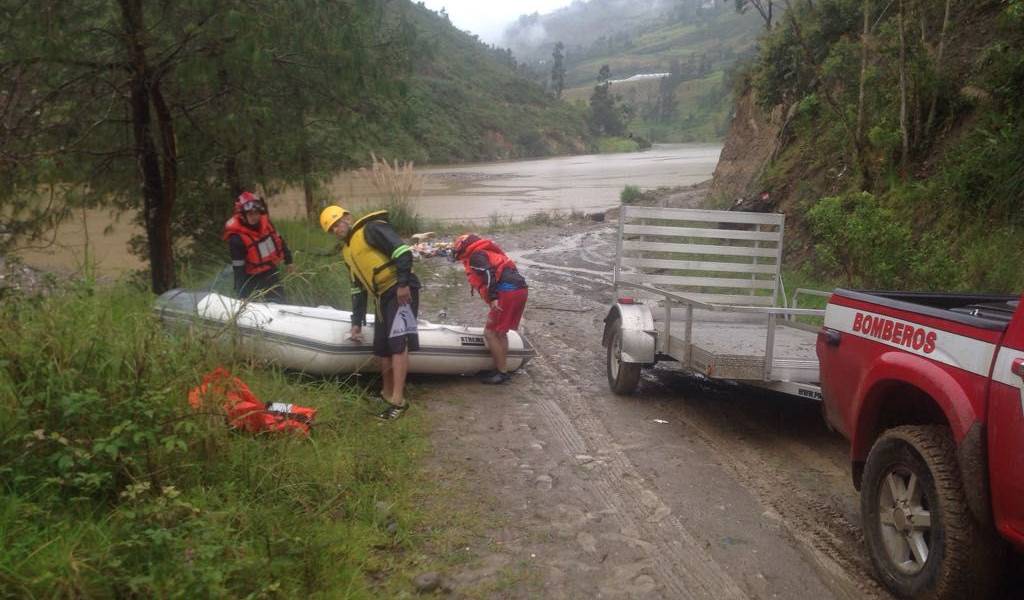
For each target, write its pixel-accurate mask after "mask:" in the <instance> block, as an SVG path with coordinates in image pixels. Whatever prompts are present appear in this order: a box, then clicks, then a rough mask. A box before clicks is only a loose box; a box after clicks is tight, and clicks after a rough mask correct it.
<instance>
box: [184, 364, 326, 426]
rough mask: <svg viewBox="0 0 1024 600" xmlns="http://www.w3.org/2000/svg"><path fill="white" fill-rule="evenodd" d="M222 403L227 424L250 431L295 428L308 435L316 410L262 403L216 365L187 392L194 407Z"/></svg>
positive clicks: (195, 408)
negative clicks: (200, 381)
mask: <svg viewBox="0 0 1024 600" xmlns="http://www.w3.org/2000/svg"><path fill="white" fill-rule="evenodd" d="M215 402H221V406H222V408H223V410H224V413H225V416H226V417H227V421H228V425H229V426H230V427H232V428H234V429H241V430H242V431H247V432H249V433H263V432H271V431H294V432H297V433H300V434H302V435H308V434H309V428H310V426H311V425H312V424H313V419H314V418H315V417H316V409H315V408H308V407H305V406H298V405H296V404H282V403H279V402H273V403H271V402H262V401H260V400H259V398H257V397H256V395H255V394H253V393H252V391H251V390H250V389H249V386H247V385H246V384H245V382H244V381H242V380H241V379H239V378H237V377H235V376H234V375H232V374H231V373H230V372H229V371H228V370H227V369H225V368H224V367H217V368H216V369H214V370H213V371H210V372H209V373H207V374H206V375H205V376H203V381H202V383H200V384H199V385H198V386H196V387H194V388H192V389H191V390H190V391H189V393H188V403H189V404H190V405H191V406H192V408H193V409H194V410H197V411H198V410H202V409H203V408H208V407H209V406H210V405H211V404H212V403H215Z"/></svg>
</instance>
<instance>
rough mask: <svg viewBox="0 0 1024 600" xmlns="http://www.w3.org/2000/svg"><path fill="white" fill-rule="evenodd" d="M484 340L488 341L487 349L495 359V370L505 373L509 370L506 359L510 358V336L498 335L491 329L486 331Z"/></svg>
mask: <svg viewBox="0 0 1024 600" xmlns="http://www.w3.org/2000/svg"><path fill="white" fill-rule="evenodd" d="M484 339H486V340H487V349H488V350H490V352H491V358H493V359H494V368H495V369H497V370H498V371H500V372H502V373H504V372H506V371H507V370H508V365H507V364H506V357H507V356H508V335H507V334H504V333H498V332H497V331H492V330H490V329H484Z"/></svg>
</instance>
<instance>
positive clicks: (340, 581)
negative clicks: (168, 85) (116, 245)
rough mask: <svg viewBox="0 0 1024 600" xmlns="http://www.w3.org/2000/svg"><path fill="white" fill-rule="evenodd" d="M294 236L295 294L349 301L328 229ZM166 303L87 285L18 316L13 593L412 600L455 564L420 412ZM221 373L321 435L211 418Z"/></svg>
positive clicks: (7, 443) (11, 402)
mask: <svg viewBox="0 0 1024 600" xmlns="http://www.w3.org/2000/svg"><path fill="white" fill-rule="evenodd" d="M282 228H283V229H284V230H285V232H286V235H287V236H289V240H290V243H291V244H292V245H293V249H296V250H299V252H298V253H297V256H296V264H297V267H299V269H298V271H299V273H301V275H296V276H294V278H292V279H289V280H288V291H289V293H290V294H292V295H293V296H302V297H303V298H309V299H311V300H314V301H316V300H319V299H327V300H330V299H332V298H337V297H340V298H343V299H344V300H345V301H346V302H347V298H348V294H347V293H345V292H344V288H345V286H346V285H347V284H345V283H344V281H345V278H344V273H343V271H340V257H339V256H338V255H337V254H334V253H332V252H330V250H331V246H332V244H333V242H332V240H331V239H330V238H329V236H326V235H323V234H322V233H321V232H318V231H317V230H315V229H313V228H311V227H307V226H306V225H304V224H282ZM307 230H308V231H307ZM307 233H308V235H307ZM321 236H322V237H321ZM316 252H323V253H324V255H320V254H317V253H316ZM335 263H337V264H338V269H339V270H333V269H334V267H333V266H332V265H334V264H335ZM214 270H216V269H215V268H211V269H208V270H207V273H208V272H212V271H214ZM202 275H203V273H200V272H199V270H197V274H196V277H200V276H202ZM318 282H326V283H318ZM151 302H152V296H151V295H150V294H148V293H146V292H142V291H139V290H138V289H136V288H134V287H132V286H131V285H129V284H117V285H113V286H108V287H97V286H95V285H92V284H89V283H82V284H74V285H72V286H71V287H69V288H67V289H63V290H60V291H58V292H56V293H54V294H53V295H51V296H50V297H48V298H45V299H38V298H17V297H15V298H10V297H8V298H5V300H4V302H3V303H2V305H0V335H2V336H3V339H5V340H6V342H5V344H4V345H3V347H2V348H0V410H2V411H3V413H4V415H5V417H4V419H3V421H2V425H0V597H115V596H137V597H187V598H194V597H225V596H227V597H269V596H278V597H297V596H316V597H332V598H334V597H339V598H363V597H394V596H396V595H399V594H403V593H409V592H410V591H411V579H412V577H414V576H415V575H416V574H417V573H419V572H422V571H423V570H429V569H431V568H436V567H437V565H438V564H441V565H443V564H447V563H449V562H450V561H452V560H455V557H453V556H452V555H451V554H450V553H447V552H446V551H445V550H444V549H445V547H444V546H443V545H442V546H441V550H442V551H440V552H435V553H433V554H431V555H429V556H428V555H424V554H423V553H422V551H421V550H422V549H423V548H424V547H427V546H431V545H437V544H439V543H440V542H438V540H442V541H443V539H444V536H445V535H447V534H448V533H447V532H446V531H444V530H438V529H435V528H434V527H433V526H432V525H431V524H430V523H431V521H432V520H433V519H435V518H436V517H437V512H438V511H439V510H440V509H439V507H436V506H431V505H430V503H429V502H425V501H424V496H429V495H430V494H432V493H434V492H436V491H437V490H436V486H438V485H439V483H438V482H436V481H429V480H425V479H424V477H423V475H422V473H421V463H422V458H423V456H424V453H425V452H426V450H427V443H426V431H427V425H426V424H425V423H424V421H423V416H422V413H420V412H419V411H417V410H413V411H411V412H410V413H409V415H408V416H407V417H406V418H404V419H402V420H401V421H398V422H395V423H388V424H382V423H378V422H376V421H375V420H374V419H373V418H372V413H373V412H374V410H375V409H377V408H378V406H377V404H376V403H375V402H374V401H371V400H369V399H368V394H367V393H366V391H365V390H364V389H363V387H362V386H361V385H360V384H357V383H356V382H355V380H349V379H344V378H342V379H319V378H308V377H301V376H298V375H296V374H290V373H285V372H282V371H280V370H277V369H274V368H269V367H267V366H265V365H262V364H258V363H255V362H252V361H248V360H243V359H241V358H239V357H237V356H235V355H233V354H232V352H231V348H230V344H226V345H225V344H219V343H217V340H216V339H214V338H211V337H210V335H209V334H200V333H196V332H187V331H179V332H176V333H173V334H171V333H168V332H166V331H164V330H163V328H162V327H161V325H160V324H159V323H158V322H157V320H156V319H155V318H154V317H153V315H152V314H151V312H150V310H151V309H150V304H151ZM339 303H340V302H339ZM223 335H224V334H222V336H223ZM219 365H224V366H227V367H228V368H229V369H230V370H231V371H232V372H233V373H234V374H235V375H237V376H239V377H240V378H242V379H243V380H244V381H245V382H246V383H247V384H248V385H249V386H250V388H251V389H252V390H253V392H254V393H255V394H256V395H257V396H258V397H259V398H260V399H261V400H264V401H277V402H294V403H298V404H303V405H307V406H313V407H316V408H317V409H318V410H319V414H318V417H317V425H316V427H315V428H314V430H313V432H312V434H311V435H310V436H309V437H308V438H301V437H296V436H292V435H247V434H239V433H233V432H231V431H229V430H228V429H227V427H226V426H225V424H224V421H223V418H222V417H220V416H219V415H217V414H213V415H211V414H197V413H196V412H194V411H193V410H192V409H191V408H190V407H189V405H188V403H187V400H186V399H187V395H188V390H189V389H190V388H191V387H193V386H195V385H196V384H197V383H198V382H199V381H200V380H201V378H202V375H203V374H204V373H206V372H208V371H209V370H211V369H213V368H214V367H216V366H219ZM412 395H413V399H414V401H415V390H413V394H412ZM214 412H216V411H214ZM444 510H445V511H449V512H453V514H452V515H450V517H449V518H451V519H457V518H458V517H457V515H458V511H451V507H445V508H444ZM463 531H464V530H463Z"/></svg>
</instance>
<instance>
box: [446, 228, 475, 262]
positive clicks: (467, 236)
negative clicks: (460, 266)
mask: <svg viewBox="0 0 1024 600" xmlns="http://www.w3.org/2000/svg"><path fill="white" fill-rule="evenodd" d="M479 241H480V236H478V235H476V234H475V233H464V234H462V235H460V236H459V237H457V238H455V241H454V242H452V260H461V259H462V255H463V254H465V253H466V249H468V248H469V247H470V246H471V245H473V244H474V243H476V242H479Z"/></svg>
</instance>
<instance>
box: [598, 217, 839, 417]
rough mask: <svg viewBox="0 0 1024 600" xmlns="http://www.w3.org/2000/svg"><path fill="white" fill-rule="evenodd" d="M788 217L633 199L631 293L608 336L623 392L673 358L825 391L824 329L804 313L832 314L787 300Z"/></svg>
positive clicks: (626, 285)
mask: <svg viewBox="0 0 1024 600" xmlns="http://www.w3.org/2000/svg"><path fill="white" fill-rule="evenodd" d="M784 222H785V217H784V216H783V215H781V214H765V213H742V212H734V211H711V210H691V209H668V208H647V207H634V206H623V207H622V210H621V212H620V218H619V237H618V247H617V252H616V263H615V272H614V283H615V288H616V291H617V293H618V290H629V295H628V297H621V299H620V301H619V302H618V303H617V304H616V306H615V307H613V308H612V309H611V310H610V311H609V316H608V318H607V319H606V323H607V324H609V327H610V329H608V330H606V333H605V342H606V345H607V346H608V347H609V349H610V350H609V353H610V354H609V360H608V364H609V383H610V385H611V386H612V388H613V390H614V391H616V392H617V393H621V392H624V391H625V392H628V390H629V388H630V384H634V382H635V380H636V379H637V377H636V375H637V373H638V371H637V369H638V368H639V366H641V365H647V366H649V365H651V364H653V363H654V362H657V361H658V360H672V361H677V362H679V363H680V365H681V366H682V367H683V368H684V369H686V370H690V371H693V372H698V373H702V374H704V375H706V376H708V377H713V378H718V379H729V380H734V381H738V382H744V383H747V384H752V385H758V386H761V387H766V388H771V389H777V390H779V391H783V392H786V393H791V394H796V395H800V396H805V397H811V398H820V389H819V388H818V386H817V382H818V378H819V374H818V358H817V355H816V353H815V344H816V341H817V330H818V327H817V326H814V325H811V324H808V323H804V322H801V321H800V319H807V318H808V317H813V318H820V317H821V315H822V314H823V313H824V311H822V310H818V309H806V308H798V307H796V306H795V304H796V299H795V298H794V306H793V307H790V306H788V305H787V301H786V293H785V289H784V288H783V286H782V277H781V262H782V237H783V229H784ZM811 293H813V294H820V293H818V292H811ZM630 305H633V306H630ZM616 324H617V325H616ZM616 327H619V328H621V331H618V332H616V331H614V329H615V328H616ZM641 334H642V335H641ZM645 335H646V336H648V337H645ZM631 365H635V366H631ZM620 372H621V373H620Z"/></svg>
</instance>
